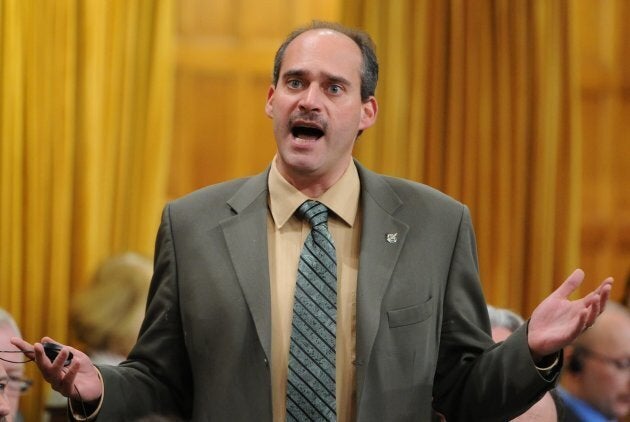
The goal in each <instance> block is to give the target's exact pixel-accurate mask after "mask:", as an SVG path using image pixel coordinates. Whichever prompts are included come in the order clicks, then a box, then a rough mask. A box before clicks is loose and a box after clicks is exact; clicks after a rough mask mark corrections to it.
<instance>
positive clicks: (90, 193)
mask: <svg viewBox="0 0 630 422" xmlns="http://www.w3.org/2000/svg"><path fill="white" fill-rule="evenodd" d="M173 7H174V5H173V2H172V1H170V0H165V1H159V2H154V1H150V0H108V1H83V0H2V1H0V137H1V138H0V245H2V246H1V247H0V280H1V282H0V306H2V307H4V308H6V309H7V310H8V311H9V312H11V313H12V314H13V315H14V316H15V317H16V319H17V321H18V324H19V325H20V326H21V328H22V330H23V335H24V337H25V338H26V339H27V340H29V341H35V340H39V339H40V338H41V337H42V336H43V335H50V336H52V337H54V338H56V339H58V340H59V341H63V342H67V341H69V339H68V313H67V310H68V302H69V299H70V297H71V295H72V294H73V293H74V292H76V291H77V290H78V289H80V288H81V287H82V286H83V285H85V284H86V283H87V282H88V281H89V275H90V274H91V272H92V271H93V270H94V269H95V267H96V266H97V265H98V264H99V263H100V262H101V261H102V260H103V259H104V258H106V257H107V256H109V255H111V254H114V253H118V252H122V251H126V250H134V251H138V252H141V253H144V254H147V255H151V254H152V252H153V242H154V237H155V232H156V229H157V225H158V223H159V215H160V210H161V207H162V206H163V204H164V200H165V191H166V177H167V168H168V166H167V161H168V160H167V158H168V151H169V139H170V135H171V114H172V110H171V104H172V85H173V82H172V81H173V75H172V73H173V72H172V43H173V31H174V28H173V27H174V11H173ZM28 374H29V375H30V376H32V377H33V378H34V379H35V380H36V383H35V389H34V391H33V392H32V393H29V395H27V396H25V397H24V399H23V402H22V409H23V413H24V415H25V419H26V420H33V421H35V420H39V418H40V414H41V406H42V402H43V400H44V396H45V391H44V390H45V389H44V388H43V383H42V381H41V379H40V377H39V376H38V374H36V371H35V368H34V367H33V365H31V366H29V367H28Z"/></svg>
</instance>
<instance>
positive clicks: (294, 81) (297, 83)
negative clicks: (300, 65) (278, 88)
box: [287, 79, 302, 89]
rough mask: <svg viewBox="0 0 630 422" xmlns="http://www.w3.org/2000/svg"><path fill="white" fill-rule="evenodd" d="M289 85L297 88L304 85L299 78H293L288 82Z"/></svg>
mask: <svg viewBox="0 0 630 422" xmlns="http://www.w3.org/2000/svg"><path fill="white" fill-rule="evenodd" d="M287 85H288V87H289V88H293V89H296V88H299V87H301V86H302V81H300V80H298V79H291V80H290V81H288V82H287Z"/></svg>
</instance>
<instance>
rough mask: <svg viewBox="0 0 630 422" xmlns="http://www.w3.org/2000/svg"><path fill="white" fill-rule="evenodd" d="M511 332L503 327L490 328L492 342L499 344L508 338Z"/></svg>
mask: <svg viewBox="0 0 630 422" xmlns="http://www.w3.org/2000/svg"><path fill="white" fill-rule="evenodd" d="M511 334H512V332H511V331H510V330H508V329H507V328H505V327H492V340H494V341H495V342H497V343H498V342H500V341H503V340H505V339H506V338H508V337H509V336H510V335H511Z"/></svg>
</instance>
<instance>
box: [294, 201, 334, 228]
mask: <svg viewBox="0 0 630 422" xmlns="http://www.w3.org/2000/svg"><path fill="white" fill-rule="evenodd" d="M296 213H297V215H298V217H300V218H303V219H306V220H308V222H309V223H310V224H311V227H315V226H319V225H320V224H326V221H327V220H328V208H327V207H326V205H324V204H322V203H320V202H317V201H311V200H308V201H304V202H303V203H302V205H300V206H299V207H298V209H297V211H296Z"/></svg>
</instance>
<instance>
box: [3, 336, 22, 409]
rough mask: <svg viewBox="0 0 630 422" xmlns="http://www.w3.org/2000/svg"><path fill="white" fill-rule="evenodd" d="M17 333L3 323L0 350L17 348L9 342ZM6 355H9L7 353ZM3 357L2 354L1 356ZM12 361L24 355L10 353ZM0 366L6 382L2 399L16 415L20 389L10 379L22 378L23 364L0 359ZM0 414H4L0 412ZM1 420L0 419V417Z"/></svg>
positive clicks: (20, 358) (18, 359)
mask: <svg viewBox="0 0 630 422" xmlns="http://www.w3.org/2000/svg"><path fill="white" fill-rule="evenodd" d="M17 335H18V334H17V333H16V332H15V330H13V328H11V326H9V325H7V324H4V325H1V326H0V350H19V349H18V348H17V347H15V346H14V345H13V344H11V342H10V340H11V337H16V336H17ZM7 355H9V354H8V353H7ZM3 357H4V356H3ZM8 359H9V360H12V361H20V360H23V359H24V356H23V355H22V354H21V353H11V354H10V357H9V358H8ZM0 367H1V368H2V369H1V370H0V371H1V372H2V374H0V375H4V376H5V377H6V382H5V383H4V386H5V388H4V392H3V393H4V397H3V399H4V400H6V401H7V403H8V404H9V407H10V414H11V415H13V416H14V415H16V414H17V411H18V408H19V406H20V391H19V389H18V388H17V387H16V383H15V382H14V381H12V380H19V379H22V378H24V364H23V363H11V362H5V361H0ZM0 415H1V416H5V415H3V414H2V413H1V412H0ZM7 420H9V419H7ZM0 421H2V419H0Z"/></svg>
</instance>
